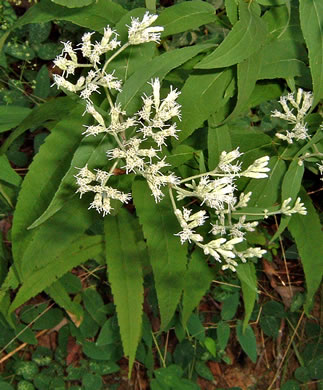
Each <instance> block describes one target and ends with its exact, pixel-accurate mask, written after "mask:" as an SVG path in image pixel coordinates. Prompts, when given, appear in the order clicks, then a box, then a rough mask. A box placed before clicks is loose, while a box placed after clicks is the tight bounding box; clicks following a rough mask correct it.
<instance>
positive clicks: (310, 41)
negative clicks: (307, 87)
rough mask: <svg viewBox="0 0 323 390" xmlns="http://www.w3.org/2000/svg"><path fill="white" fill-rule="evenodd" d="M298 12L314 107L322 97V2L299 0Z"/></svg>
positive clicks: (319, 0) (317, 0)
mask: <svg viewBox="0 0 323 390" xmlns="http://www.w3.org/2000/svg"><path fill="white" fill-rule="evenodd" d="M299 12H300V19H301V27H302V31H303V34H304V38H305V42H306V46H307V48H308V53H309V62H310V69H311V75H312V80H313V97H314V101H313V105H312V107H314V106H315V105H316V104H317V103H318V102H319V101H320V99H321V98H322V97H323V34H322V25H323V3H322V1H321V0H300V9H299Z"/></svg>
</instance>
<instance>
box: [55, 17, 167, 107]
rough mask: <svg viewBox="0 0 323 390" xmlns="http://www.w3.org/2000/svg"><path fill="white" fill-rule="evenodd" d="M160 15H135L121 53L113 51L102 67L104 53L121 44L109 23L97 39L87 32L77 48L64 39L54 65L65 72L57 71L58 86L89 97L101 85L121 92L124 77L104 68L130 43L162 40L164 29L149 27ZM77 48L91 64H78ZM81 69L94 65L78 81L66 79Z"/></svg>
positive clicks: (56, 80) (82, 96)
mask: <svg viewBox="0 0 323 390" xmlns="http://www.w3.org/2000/svg"><path fill="white" fill-rule="evenodd" d="M156 19H157V15H150V14H149V12H146V13H145V15H144V17H143V19H142V20H141V21H140V20H139V18H132V19H131V25H130V26H129V27H128V38H129V41H128V42H127V43H125V44H124V45H123V46H122V47H121V48H119V50H118V52H116V53H114V54H113V55H112V56H111V57H110V59H108V60H107V61H106V63H105V64H104V66H103V67H101V62H100V61H101V59H102V56H103V55H104V54H106V53H108V52H112V51H114V50H115V49H117V48H118V47H119V46H121V42H120V41H118V39H117V38H118V34H117V32H116V31H115V30H112V29H111V28H110V26H107V27H106V28H105V29H104V33H103V36H102V38H101V40H100V41H99V42H98V41H96V42H94V43H93V42H92V35H93V34H94V33H90V32H88V33H85V34H84V35H83V37H82V43H80V44H79V47H78V48H76V49H75V48H73V47H72V44H71V42H63V45H64V48H63V51H62V53H61V54H60V55H59V56H58V57H56V59H55V60H54V64H55V66H56V67H58V68H59V69H61V70H62V71H63V74H62V75H59V74H54V75H53V78H54V82H55V84H56V85H57V87H59V88H65V89H66V90H67V91H69V92H73V93H77V92H80V96H81V98H83V99H89V98H90V97H91V95H92V93H93V92H97V93H100V91H99V90H100V88H101V87H104V88H108V89H109V90H116V91H121V86H122V83H121V80H118V79H117V78H116V77H114V76H113V72H112V73H106V72H105V70H106V68H107V66H108V64H109V63H110V61H111V60H112V59H113V58H114V57H115V56H116V55H117V54H118V53H119V52H121V51H123V50H124V49H126V48H127V47H128V46H129V45H138V44H141V43H145V42H159V41H160V33H161V32H162V31H163V30H164V28H163V27H160V26H157V27H150V26H151V24H153V23H154V22H155V20H156ZM77 51H80V52H81V53H82V56H83V58H85V59H86V60H88V61H89V62H88V63H79V59H78V54H77ZM78 68H91V70H90V71H89V72H88V74H87V76H86V77H84V76H81V77H80V78H79V79H78V81H77V82H76V84H73V83H71V82H70V81H68V80H66V78H65V77H68V76H69V75H71V74H72V75H74V73H75V70H76V69H78Z"/></svg>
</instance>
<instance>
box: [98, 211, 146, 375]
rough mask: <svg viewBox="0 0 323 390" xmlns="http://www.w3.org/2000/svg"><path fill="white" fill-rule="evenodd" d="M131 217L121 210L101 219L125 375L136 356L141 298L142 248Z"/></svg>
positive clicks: (135, 224)
mask: <svg viewBox="0 0 323 390" xmlns="http://www.w3.org/2000/svg"><path fill="white" fill-rule="evenodd" d="M138 229H140V227H139V224H138V223H137V221H136V220H135V218H134V217H133V216H132V215H131V214H130V213H129V212H128V211H127V210H125V209H121V210H120V212H119V214H118V215H117V216H115V217H111V216H109V217H107V218H105V221H104V230H105V237H106V260H107V265H108V277H109V282H110V284H111V289H112V293H113V299H114V303H115V305H116V308H117V315H118V323H119V327H120V334H121V340H122V345H123V350H124V353H125V355H126V356H129V376H130V375H131V368H132V365H133V362H134V359H135V356H136V351H137V347H138V343H139V338H140V334H141V325H142V312H143V308H142V304H143V300H144V287H143V274H142V261H141V258H142V255H143V252H142V247H140V246H139V245H138V240H137V232H136V231H137V230H138Z"/></svg>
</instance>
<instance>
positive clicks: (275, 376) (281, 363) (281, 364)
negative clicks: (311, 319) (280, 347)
mask: <svg viewBox="0 0 323 390" xmlns="http://www.w3.org/2000/svg"><path fill="white" fill-rule="evenodd" d="M304 314H305V312H304V311H303V312H302V314H301V316H300V318H299V320H298V322H297V325H296V328H295V330H294V332H293V334H292V337H291V339H290V341H289V343H288V345H287V348H286V351H285V353H284V355H283V358H282V360H281V362H280V364H279V367H278V368H277V371H276V374H275V375H274V378H273V380H272V382H271V384H270V385H269V387H268V389H267V390H271V389H272V387H273V385H274V383H275V382H276V379H277V378H278V376H279V374H280V370H281V368H282V366H283V363H284V361H285V359H286V356H287V354H288V351H289V349H290V346H291V345H292V342H293V340H294V338H295V335H296V332H297V329H298V328H299V326H300V324H301V322H302V320H303V317H304Z"/></svg>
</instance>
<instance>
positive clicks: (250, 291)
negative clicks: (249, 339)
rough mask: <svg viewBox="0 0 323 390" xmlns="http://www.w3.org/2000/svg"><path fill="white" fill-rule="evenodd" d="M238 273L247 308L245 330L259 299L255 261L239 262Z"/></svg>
mask: <svg viewBox="0 0 323 390" xmlns="http://www.w3.org/2000/svg"><path fill="white" fill-rule="evenodd" d="M237 275H238V278H239V279H240V283H241V288H242V297H243V303H244V308H245V315H244V319H243V331H244V330H245V329H246V327H247V325H248V322H249V319H250V317H251V313H252V310H253V308H254V305H255V302H256V299H257V275H256V269H255V266H254V264H253V263H251V262H249V263H246V264H239V266H238V268H237Z"/></svg>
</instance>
